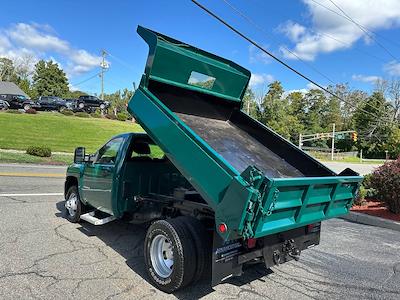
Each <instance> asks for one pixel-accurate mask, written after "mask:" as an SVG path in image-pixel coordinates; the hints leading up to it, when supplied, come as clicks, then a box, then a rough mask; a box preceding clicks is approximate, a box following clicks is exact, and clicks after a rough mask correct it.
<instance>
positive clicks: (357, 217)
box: [340, 211, 400, 232]
mask: <svg viewBox="0 0 400 300" xmlns="http://www.w3.org/2000/svg"><path fill="white" fill-rule="evenodd" d="M340 218H341V219H345V220H348V221H351V222H355V223H360V224H365V225H370V226H376V227H382V228H387V229H392V230H395V231H399V232H400V222H396V221H392V220H387V219H383V218H380V217H374V216H370V215H367V214H362V213H357V212H352V211H351V212H349V213H348V214H347V215H344V216H341V217H340Z"/></svg>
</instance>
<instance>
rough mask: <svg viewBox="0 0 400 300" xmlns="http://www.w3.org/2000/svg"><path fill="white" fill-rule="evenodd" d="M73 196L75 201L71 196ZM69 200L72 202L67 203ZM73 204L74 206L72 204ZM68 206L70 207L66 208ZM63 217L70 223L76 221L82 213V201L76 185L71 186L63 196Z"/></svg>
mask: <svg viewBox="0 0 400 300" xmlns="http://www.w3.org/2000/svg"><path fill="white" fill-rule="evenodd" d="M74 196H75V201H74V202H73V200H72V198H73V197H74ZM69 200H71V202H73V203H68V201H69ZM72 205H74V206H72ZM68 206H70V209H69V208H68ZM64 207H65V217H66V218H67V220H68V221H70V222H71V223H78V222H79V221H80V217H81V214H82V202H81V200H80V198H79V193H78V187H77V186H76V185H73V186H71V187H70V188H69V189H68V191H67V194H66V196H65V205H64Z"/></svg>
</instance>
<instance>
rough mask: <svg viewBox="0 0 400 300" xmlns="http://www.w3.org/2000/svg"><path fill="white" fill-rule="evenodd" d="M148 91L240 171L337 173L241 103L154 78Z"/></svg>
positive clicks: (297, 174)
mask: <svg viewBox="0 0 400 300" xmlns="http://www.w3.org/2000/svg"><path fill="white" fill-rule="evenodd" d="M149 90H150V91H151V92H152V93H153V94H154V95H156V96H157V98H158V99H160V100H161V101H162V102H163V103H164V104H165V105H166V106H167V107H168V108H169V109H170V110H171V111H173V112H174V113H176V115H177V116H178V117H179V118H180V119H181V120H182V121H183V122H184V123H185V124H186V125H187V126H188V127H189V128H190V129H191V130H193V131H194V132H195V133H196V134H197V135H198V136H199V137H201V138H202V139H203V140H204V141H205V142H206V143H207V144H208V145H209V146H210V147H211V148H213V149H214V150H215V151H216V152H217V153H218V154H219V155H221V156H222V158H223V159H224V160H225V161H226V162H228V163H229V164H230V165H231V166H232V167H233V168H234V169H236V170H237V171H238V172H239V173H242V172H243V171H244V170H245V169H246V168H247V167H248V166H256V167H257V168H259V169H260V170H261V171H262V172H263V173H264V174H265V175H266V176H268V177H270V178H288V177H306V176H308V177H311V176H312V177H315V176H317V177H320V176H332V175H335V174H334V173H333V172H332V171H330V170H329V169H327V168H326V167H324V166H323V165H321V164H320V163H318V162H316V161H315V160H313V159H312V158H311V157H309V156H308V155H304V152H302V151H298V149H297V147H296V146H294V145H292V144H290V143H289V142H288V141H286V140H284V139H282V138H281V137H280V136H278V135H277V134H276V133H274V132H272V131H271V130H268V128H267V127H265V126H263V125H262V124H260V123H258V122H255V121H254V120H253V119H251V118H249V117H248V116H247V115H246V114H244V113H243V112H242V111H241V110H240V103H237V102H228V101H225V100H221V99H218V98H217V97H215V96H212V95H207V94H204V93H200V92H196V91H189V90H186V89H182V88H179V87H173V86H171V85H166V84H163V83H159V82H157V81H151V82H150V83H149Z"/></svg>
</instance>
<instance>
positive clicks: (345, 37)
mask: <svg viewBox="0 0 400 300" xmlns="http://www.w3.org/2000/svg"><path fill="white" fill-rule="evenodd" d="M303 2H304V3H305V4H306V5H307V9H308V12H309V14H310V16H311V22H312V26H311V27H310V28H305V27H304V26H303V25H300V24H298V23H294V22H291V21H288V22H286V23H284V24H283V25H281V26H279V29H280V30H281V31H283V32H285V34H286V35H287V37H288V38H289V39H290V40H291V41H292V42H294V43H295V45H294V46H293V48H291V51H292V52H294V53H295V54H296V55H297V56H298V57H300V58H302V59H304V60H314V59H315V58H316V56H317V55H318V54H320V53H330V52H333V51H337V50H343V49H347V48H349V47H351V46H352V45H353V44H354V43H355V42H356V41H358V40H360V39H364V41H365V42H366V43H373V41H371V38H370V37H369V36H368V35H366V34H365V33H364V32H363V31H361V30H360V28H358V27H357V26H356V25H355V24H353V23H351V22H350V21H349V20H347V19H345V18H343V17H341V16H338V15H336V14H334V13H332V12H331V11H329V10H327V9H326V8H324V7H322V6H321V5H318V4H317V2H315V1H312V0H303ZM318 3H320V4H322V5H324V6H326V7H328V8H329V9H331V10H333V11H336V12H338V13H339V14H342V13H341V12H340V11H339V10H338V8H337V7H335V6H334V5H333V3H332V2H331V1H329V0H321V1H319V2H318ZM335 3H336V4H337V5H338V6H339V7H340V8H342V9H343V10H344V11H345V12H346V13H347V14H348V15H349V16H351V17H352V18H353V19H354V20H355V21H356V22H358V23H359V24H362V25H363V26H365V27H366V28H368V29H369V30H377V29H388V28H393V27H398V26H399V25H400V1H398V0H381V1H364V0H353V1H348V0H336V1H335ZM332 36H333V37H334V38H335V39H336V40H335V39H332V38H331V37H332ZM339 41H340V42H339ZM280 50H281V52H282V54H283V55H284V56H285V57H286V58H289V59H297V57H296V56H294V55H293V54H292V53H290V52H289V51H287V50H286V49H285V47H281V49H280Z"/></svg>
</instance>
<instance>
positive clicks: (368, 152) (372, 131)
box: [354, 91, 394, 158]
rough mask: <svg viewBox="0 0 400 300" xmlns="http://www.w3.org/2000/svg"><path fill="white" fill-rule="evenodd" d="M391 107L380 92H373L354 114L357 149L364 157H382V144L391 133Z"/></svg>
mask: <svg viewBox="0 0 400 300" xmlns="http://www.w3.org/2000/svg"><path fill="white" fill-rule="evenodd" d="M392 110H393V109H392V107H391V105H390V104H389V103H388V102H387V101H386V100H385V98H384V96H383V94H382V93H381V92H378V91H376V92H374V93H373V94H372V95H371V96H370V97H368V98H367V99H366V100H365V101H364V102H363V103H361V104H360V105H359V107H358V108H357V109H356V112H355V113H354V125H355V129H356V131H357V133H358V143H357V147H358V148H359V149H361V150H363V155H364V156H365V157H371V158H379V157H381V158H382V157H384V150H385V149H384V144H385V143H386V141H387V139H388V138H389V136H390V135H391V133H392V131H393V129H394V128H393V126H392V124H391V123H390V115H391V113H392Z"/></svg>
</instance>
